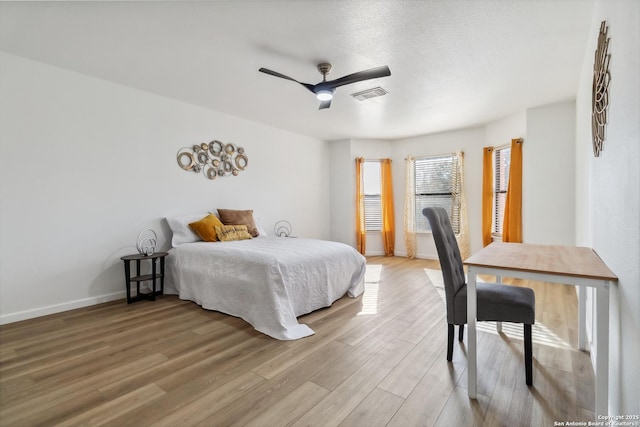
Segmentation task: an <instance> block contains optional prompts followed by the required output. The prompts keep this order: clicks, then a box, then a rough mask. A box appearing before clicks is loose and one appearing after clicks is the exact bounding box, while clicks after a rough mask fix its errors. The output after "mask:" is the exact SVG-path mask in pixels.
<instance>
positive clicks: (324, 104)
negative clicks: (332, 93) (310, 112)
mask: <svg viewBox="0 0 640 427" xmlns="http://www.w3.org/2000/svg"><path fill="white" fill-rule="evenodd" d="M329 107H331V100H328V101H321V102H320V106H319V107H318V110H324V109H325V108H329Z"/></svg>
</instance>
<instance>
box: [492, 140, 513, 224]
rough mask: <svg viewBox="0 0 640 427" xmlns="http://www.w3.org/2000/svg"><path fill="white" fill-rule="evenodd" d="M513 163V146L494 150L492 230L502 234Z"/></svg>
mask: <svg viewBox="0 0 640 427" xmlns="http://www.w3.org/2000/svg"><path fill="white" fill-rule="evenodd" d="M510 164H511V147H503V148H497V149H496V150H494V168H493V171H494V172H493V173H494V183H493V188H494V193H493V227H492V228H493V229H492V232H493V233H496V234H502V223H503V221H504V206H505V203H506V201H507V187H508V184H509V166H510Z"/></svg>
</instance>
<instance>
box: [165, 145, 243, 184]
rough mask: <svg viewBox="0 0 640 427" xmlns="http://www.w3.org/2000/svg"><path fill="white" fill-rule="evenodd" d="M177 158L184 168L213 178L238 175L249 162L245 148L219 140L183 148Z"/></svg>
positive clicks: (179, 164)
mask: <svg viewBox="0 0 640 427" xmlns="http://www.w3.org/2000/svg"><path fill="white" fill-rule="evenodd" d="M177 160H178V166H180V167H181V168H182V169H184V170H186V171H191V172H196V173H199V172H202V173H203V175H204V176H205V177H206V178H208V179H212V180H213V179H216V178H218V177H223V176H238V174H240V172H241V171H243V170H245V169H246V168H247V165H248V164H249V159H248V157H247V154H246V153H245V151H244V148H242V147H238V146H237V145H235V144H232V143H228V144H225V143H223V142H220V141H217V140H213V141H211V142H209V143H208V144H207V143H205V142H203V143H202V144H196V145H193V146H191V147H185V148H181V149H180V150H179V151H178V155H177Z"/></svg>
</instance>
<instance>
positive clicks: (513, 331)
mask: <svg viewBox="0 0 640 427" xmlns="http://www.w3.org/2000/svg"><path fill="white" fill-rule="evenodd" d="M424 272H425V274H426V275H427V278H428V279H429V282H430V283H431V285H432V286H433V287H434V288H435V290H436V292H437V293H438V296H440V299H441V300H442V303H443V304H446V296H445V292H444V281H443V279H442V272H441V271H440V270H431V269H428V268H425V269H424ZM465 329H467V328H465ZM477 330H478V331H480V332H486V333H490V334H494V335H497V334H498V332H497V331H496V322H478V323H477ZM502 333H503V334H505V335H506V336H507V337H509V338H513V339H519V340H522V339H523V338H524V331H523V327H522V324H520V323H508V322H503V323H502ZM531 339H532V340H533V342H535V343H538V344H542V345H546V346H549V347H555V348H562V349H573V348H574V347H573V346H572V345H571V344H570V343H568V342H567V341H566V340H565V339H564V338H562V337H560V336H558V335H557V334H556V333H555V332H553V331H552V330H551V329H549V328H547V327H546V326H545V325H543V324H542V323H540V321H538V320H536V323H535V324H534V325H533V327H532V328H531Z"/></svg>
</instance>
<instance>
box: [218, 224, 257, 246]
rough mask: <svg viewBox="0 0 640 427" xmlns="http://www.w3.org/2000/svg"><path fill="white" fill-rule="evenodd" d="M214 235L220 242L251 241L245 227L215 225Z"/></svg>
mask: <svg viewBox="0 0 640 427" xmlns="http://www.w3.org/2000/svg"><path fill="white" fill-rule="evenodd" d="M216 234H217V235H218V239H220V241H221V242H230V241H232V240H245V239H251V234H249V232H248V231H247V226H246V225H217V226H216Z"/></svg>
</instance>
